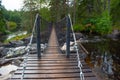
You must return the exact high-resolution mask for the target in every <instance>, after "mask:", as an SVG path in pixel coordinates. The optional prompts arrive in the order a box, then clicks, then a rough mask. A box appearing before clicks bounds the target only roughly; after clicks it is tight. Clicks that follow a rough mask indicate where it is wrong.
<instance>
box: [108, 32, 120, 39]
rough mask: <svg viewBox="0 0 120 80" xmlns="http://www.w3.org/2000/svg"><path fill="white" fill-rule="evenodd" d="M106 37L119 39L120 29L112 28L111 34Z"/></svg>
mask: <svg viewBox="0 0 120 80" xmlns="http://www.w3.org/2000/svg"><path fill="white" fill-rule="evenodd" d="M106 37H107V38H111V39H113V40H115V39H120V31H119V30H113V32H112V33H111V34H108V35H107V36H106Z"/></svg>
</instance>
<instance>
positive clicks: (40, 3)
mask: <svg viewBox="0 0 120 80" xmlns="http://www.w3.org/2000/svg"><path fill="white" fill-rule="evenodd" d="M36 13H39V14H40V15H41V16H42V17H43V18H44V19H46V20H47V21H49V22H57V21H59V20H61V19H62V18H64V17H65V16H66V15H67V14H68V13H69V14H70V15H71V17H72V22H73V26H74V30H75V31H76V32H85V33H89V34H99V35H105V34H109V33H111V32H112V31H113V30H120V0H24V1H23V7H22V9H21V10H19V11H17V10H14V11H10V10H7V9H6V8H5V7H4V5H1V3H0V36H4V35H7V34H10V33H13V32H16V31H19V30H21V31H22V30H23V31H25V30H26V31H28V32H31V29H32V26H33V24H34V19H35V15H36Z"/></svg>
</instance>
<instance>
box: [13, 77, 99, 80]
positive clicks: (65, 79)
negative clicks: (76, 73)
mask: <svg viewBox="0 0 120 80" xmlns="http://www.w3.org/2000/svg"><path fill="white" fill-rule="evenodd" d="M12 80H20V79H12ZM24 80H80V78H56V79H24ZM85 80H97V78H96V77H85Z"/></svg>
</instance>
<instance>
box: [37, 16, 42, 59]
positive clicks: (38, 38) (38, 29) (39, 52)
mask: <svg viewBox="0 0 120 80" xmlns="http://www.w3.org/2000/svg"><path fill="white" fill-rule="evenodd" d="M36 32H37V38H36V40H37V54H38V58H41V45H40V44H41V43H40V42H41V40H40V16H39V15H38V17H37V21H36Z"/></svg>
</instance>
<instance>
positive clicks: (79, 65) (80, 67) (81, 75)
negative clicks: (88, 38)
mask: <svg viewBox="0 0 120 80" xmlns="http://www.w3.org/2000/svg"><path fill="white" fill-rule="evenodd" d="M68 17H69V19H70V24H71V29H72V34H73V38H74V43H75V50H76V53H77V61H78V67H79V69H80V80H85V78H84V73H83V71H82V64H81V61H80V56H79V50H78V46H77V41H76V36H75V32H74V29H73V24H72V20H71V17H70V14H68Z"/></svg>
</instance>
